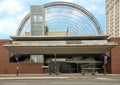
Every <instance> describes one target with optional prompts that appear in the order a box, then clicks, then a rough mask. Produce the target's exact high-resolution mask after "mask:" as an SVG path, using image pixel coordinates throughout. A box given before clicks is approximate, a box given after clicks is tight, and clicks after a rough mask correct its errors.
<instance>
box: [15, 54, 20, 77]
mask: <svg viewBox="0 0 120 85" xmlns="http://www.w3.org/2000/svg"><path fill="white" fill-rule="evenodd" d="M18 58H19V56H16V57H15V59H16V62H17V63H16V64H17V66H16V75H17V76H18V75H19V59H18Z"/></svg>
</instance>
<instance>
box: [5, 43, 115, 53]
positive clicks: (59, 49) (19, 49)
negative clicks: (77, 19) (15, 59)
mask: <svg viewBox="0 0 120 85" xmlns="http://www.w3.org/2000/svg"><path fill="white" fill-rule="evenodd" d="M115 46H116V45H66V46H65V45H63V46H62V45H60V46H54V45H51V46H45V45H44V46H19V45H18V46H17V45H16V46H15V45H5V47H6V48H7V49H8V50H9V51H10V52H12V53H14V54H103V53H106V52H108V51H110V50H111V49H112V48H113V47H115Z"/></svg>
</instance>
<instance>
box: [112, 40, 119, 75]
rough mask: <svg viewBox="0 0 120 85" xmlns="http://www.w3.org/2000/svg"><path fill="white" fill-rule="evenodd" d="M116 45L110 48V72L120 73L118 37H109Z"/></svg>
mask: <svg viewBox="0 0 120 85" xmlns="http://www.w3.org/2000/svg"><path fill="white" fill-rule="evenodd" d="M111 41H114V42H117V43H118V45H117V46H116V47H115V48H113V49H112V50H111V73H112V74H120V38H111Z"/></svg>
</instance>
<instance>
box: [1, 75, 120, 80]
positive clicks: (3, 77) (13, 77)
mask: <svg viewBox="0 0 120 85" xmlns="http://www.w3.org/2000/svg"><path fill="white" fill-rule="evenodd" d="M116 76H117V77H120V74H108V75H106V76H105V75H104V74H97V75H94V76H93V75H91V74H87V75H81V74H60V75H55V74H53V75H49V74H19V76H16V74H0V80H30V79H32V80H36V79H38V80H39V79H91V78H93V79H105V78H112V77H116Z"/></svg>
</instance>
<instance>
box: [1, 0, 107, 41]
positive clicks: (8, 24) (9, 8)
mask: <svg viewBox="0 0 120 85" xmlns="http://www.w3.org/2000/svg"><path fill="white" fill-rule="evenodd" d="M55 1H65V2H71V3H75V4H77V5H80V6H82V7H84V8H85V9H87V10H88V11H90V12H91V13H92V14H93V15H94V16H95V17H96V19H97V20H98V22H99V23H100V26H101V28H102V31H103V32H104V33H105V0H0V39H10V36H14V35H16V32H17V29H18V26H19V24H20V22H21V21H22V19H23V18H24V17H25V15H26V14H27V13H29V11H30V6H31V5H42V4H45V3H49V2H55Z"/></svg>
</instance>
